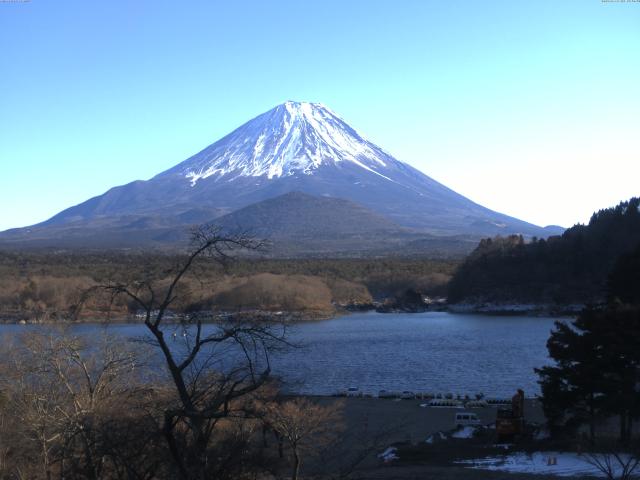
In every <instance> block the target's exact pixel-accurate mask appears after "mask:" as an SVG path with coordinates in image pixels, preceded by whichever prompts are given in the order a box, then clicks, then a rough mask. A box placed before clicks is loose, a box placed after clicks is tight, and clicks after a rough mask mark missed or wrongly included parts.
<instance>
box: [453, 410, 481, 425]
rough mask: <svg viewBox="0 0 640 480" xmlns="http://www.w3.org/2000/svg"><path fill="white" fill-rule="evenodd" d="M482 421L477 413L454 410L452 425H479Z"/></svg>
mask: <svg viewBox="0 0 640 480" xmlns="http://www.w3.org/2000/svg"><path fill="white" fill-rule="evenodd" d="M481 423H482V422H481V421H480V419H479V418H478V415H476V414H475V413H472V412H456V416H455V421H454V425H455V426H456V427H466V426H467V425H480V424H481Z"/></svg>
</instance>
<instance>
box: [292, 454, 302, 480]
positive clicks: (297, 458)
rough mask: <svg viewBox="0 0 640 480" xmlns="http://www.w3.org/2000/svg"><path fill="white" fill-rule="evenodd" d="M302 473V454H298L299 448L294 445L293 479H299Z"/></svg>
mask: <svg viewBox="0 0 640 480" xmlns="http://www.w3.org/2000/svg"><path fill="white" fill-rule="evenodd" d="M299 473H300V456H299V455H298V449H297V448H296V447H293V472H292V474H291V480H298V474H299Z"/></svg>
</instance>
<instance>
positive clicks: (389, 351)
mask: <svg viewBox="0 0 640 480" xmlns="http://www.w3.org/2000/svg"><path fill="white" fill-rule="evenodd" d="M553 322H554V318H550V317H527V316H489V315H475V314H457V313H445V312H428V313H412V314H380V313H374V312H367V313H356V314H351V315H347V316H343V317H338V318H334V319H331V320H324V321H317V322H310V323H300V324H296V325H295V326H293V327H291V328H290V329H289V335H290V336H289V338H290V340H292V341H293V342H295V343H296V344H298V345H300V347H299V348H296V349H292V350H289V351H288V352H286V353H280V354H277V355H275V356H274V357H273V359H272V372H273V373H274V374H275V375H278V376H281V377H283V379H284V380H285V381H286V382H287V383H288V385H289V387H288V388H289V390H290V391H294V392H296V393H307V394H333V393H335V392H336V391H338V390H344V389H346V388H347V387H350V386H355V387H359V388H360V389H361V390H362V391H364V392H369V393H377V392H378V391H379V390H383V389H384V390H411V391H414V392H432V393H448V392H451V393H454V394H463V395H464V394H469V395H473V394H475V393H478V392H483V393H485V394H486V395H487V396H490V397H492V396H493V397H507V396H509V397H510V396H511V395H513V393H514V392H515V390H516V389H517V388H522V389H523V390H524V391H525V394H526V395H527V396H533V395H534V394H537V393H539V387H538V385H537V377H536V375H535V373H534V372H533V369H534V368H535V367H540V366H543V365H545V364H548V363H549V358H548V355H547V349H546V341H547V339H548V337H549V332H550V330H551V329H552V328H553ZM29 328H43V327H38V326H21V325H1V326H0V333H2V334H4V335H11V334H12V333H15V332H19V331H24V330H25V329H29ZM102 328H103V327H102V326H99V325H91V324H84V325H79V326H76V327H74V330H75V331H78V332H79V333H83V334H84V333H91V332H95V331H97V330H98V329H102ZM109 329H110V330H111V331H113V332H114V333H115V334H119V335H123V336H125V337H129V338H134V337H140V336H142V335H144V334H145V333H146V332H145V328H144V326H143V325H139V324H114V325H112V326H110V327H109Z"/></svg>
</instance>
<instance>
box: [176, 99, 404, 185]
mask: <svg viewBox="0 0 640 480" xmlns="http://www.w3.org/2000/svg"><path fill="white" fill-rule="evenodd" d="M389 161H394V160H393V159H392V157H390V156H389V155H388V154H387V153H385V152H384V151H383V150H382V149H381V148H379V147H377V146H376V145H374V144H373V143H371V142H368V141H367V140H365V139H364V138H363V137H362V136H361V135H359V134H358V133H357V132H356V131H355V130H354V129H353V128H351V127H350V126H349V125H348V124H347V123H345V122H344V121H343V120H342V119H341V118H340V117H339V116H338V115H336V114H335V113H334V112H332V111H331V110H330V109H329V108H327V107H325V106H324V105H322V104H321V103H307V102H293V101H288V102H285V103H283V104H281V105H278V106H277V107H275V108H273V109H272V110H269V111H268V112H266V113H263V114H262V115H259V116H258V117H256V118H254V119H253V120H250V121H249V122H247V123H245V124H244V125H242V126H241V127H240V128H238V129H236V130H234V131H233V132H231V133H230V134H229V135H227V136H226V137H224V138H222V139H221V140H219V141H217V142H216V143H214V144H213V145H210V146H209V147H207V148H206V149H204V150H203V151H201V152H200V153H198V154H196V155H194V156H193V157H191V158H189V159H188V160H186V161H184V162H182V163H181V164H179V165H177V166H176V167H175V168H173V169H171V172H172V173H176V172H177V173H179V174H180V175H182V176H184V177H186V178H187V179H188V180H189V181H190V182H191V185H192V186H193V185H195V184H196V183H197V182H198V181H199V180H201V179H204V178H207V177H211V176H217V177H226V178H228V179H230V180H231V179H234V178H237V177H238V176H253V177H261V176H265V177H267V178H269V179H272V178H279V177H283V176H291V175H296V174H304V175H312V174H313V173H314V171H316V170H317V169H318V168H320V167H321V166H323V165H331V164H340V162H352V163H354V164H356V165H358V166H359V167H361V168H363V169H365V170H368V171H369V172H372V173H375V174H377V175H380V176H381V177H384V178H387V177H386V176H385V175H384V174H383V173H381V171H384V169H385V167H386V166H387V163H388V162H389ZM379 170H381V171H379ZM167 173H168V172H167Z"/></svg>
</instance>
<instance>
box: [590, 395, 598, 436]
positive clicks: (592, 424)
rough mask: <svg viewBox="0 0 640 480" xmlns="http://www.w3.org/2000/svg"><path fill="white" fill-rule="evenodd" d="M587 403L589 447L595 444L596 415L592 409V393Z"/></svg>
mask: <svg viewBox="0 0 640 480" xmlns="http://www.w3.org/2000/svg"><path fill="white" fill-rule="evenodd" d="M590 400H591V401H590V402H589V443H590V444H591V446H593V444H594V443H595V442H596V413H595V409H594V407H593V401H594V399H593V393H592V394H591V396H590Z"/></svg>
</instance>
